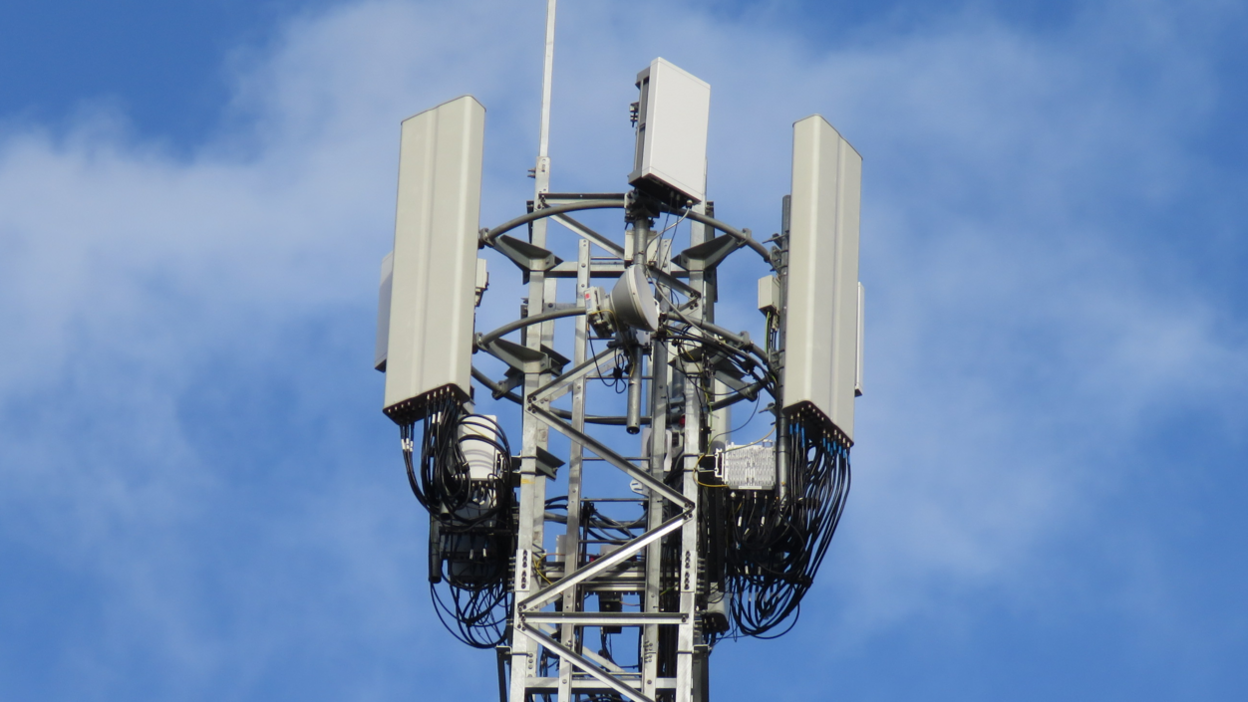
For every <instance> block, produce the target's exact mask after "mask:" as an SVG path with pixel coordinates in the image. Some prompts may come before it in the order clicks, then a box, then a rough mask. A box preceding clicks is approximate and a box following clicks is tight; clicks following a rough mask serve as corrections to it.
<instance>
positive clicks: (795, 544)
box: [377, 0, 863, 702]
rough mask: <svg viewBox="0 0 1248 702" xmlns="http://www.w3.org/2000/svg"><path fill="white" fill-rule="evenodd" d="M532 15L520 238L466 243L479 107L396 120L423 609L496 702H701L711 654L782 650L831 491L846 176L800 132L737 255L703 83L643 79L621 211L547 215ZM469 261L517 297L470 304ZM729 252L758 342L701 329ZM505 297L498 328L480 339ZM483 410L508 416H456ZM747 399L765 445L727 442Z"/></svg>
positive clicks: (544, 126) (852, 304)
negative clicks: (501, 277)
mask: <svg viewBox="0 0 1248 702" xmlns="http://www.w3.org/2000/svg"><path fill="white" fill-rule="evenodd" d="M554 6H555V1H554V0H548V7H547V26H546V61H545V80H544V86H543V100H542V119H541V138H540V140H539V149H538V158H537V164H536V167H535V168H534V170H533V172H532V176H533V177H534V178H535V180H536V188H535V193H534V197H533V200H532V201H530V202H529V203H528V207H527V209H526V211H525V212H524V213H523V214H521V215H520V216H518V217H516V218H515V219H512V220H511V221H508V222H504V223H502V224H499V225H497V226H494V227H493V228H479V211H480V197H481V170H482V153H483V142H484V133H485V108H484V107H482V105H481V104H480V103H479V102H477V101H476V99H474V98H472V97H470V96H464V97H461V98H458V99H455V100H452V101H450V102H447V103H444V104H442V105H439V106H437V107H434V108H433V109H430V110H427V111H425V112H422V113H420V114H418V115H416V116H414V117H411V118H409V119H407V120H406V121H404V122H403V125H402V139H401V147H400V160H399V163H400V167H399V196H398V210H397V217H396V224H395V237H394V251H393V252H392V254H390V255H389V256H387V257H386V259H385V261H384V262H383V265H382V287H381V304H380V312H379V325H378V327H379V328H378V344H377V368H378V369H379V370H383V371H384V372H385V373H386V384H385V405H384V411H385V414H386V415H387V416H388V417H390V418H391V419H392V420H394V422H395V423H397V424H398V425H399V427H400V433H401V441H402V452H403V458H404V461H405V462H406V466H407V475H408V480H409V482H410V484H411V489H412V491H413V492H414V493H415V495H416V498H417V499H418V500H419V501H420V503H421V504H422V505H423V506H424V507H425V508H426V509H427V510H428V512H429V580H430V587H431V590H432V592H433V599H434V606H435V608H436V610H437V612H438V615H439V617H441V618H442V621H443V623H445V624H446V625H447V628H448V629H449V630H450V631H451V633H453V634H454V635H455V636H456V637H457V638H459V639H460V640H462V641H463V642H465V643H467V644H469V645H472V646H475V647H478V648H493V649H495V650H496V651H497V661H498V675H499V696H500V700H502V702H507V701H510V702H527V701H529V700H558V701H559V702H572V701H591V700H592V701H598V700H622V699H628V700H635V701H636V702H650V701H656V702H658V701H660V700H670V701H672V702H692V701H705V700H707V699H709V692H708V690H709V684H708V681H709V674H708V662H709V657H710V654H711V651H712V649H713V647H714V644H715V642H716V641H717V640H719V639H721V638H722V637H725V636H755V637H771V636H775V635H779V634H781V633H784V632H785V631H787V627H791V626H792V624H793V622H794V621H795V619H796V612H797V609H798V606H799V604H800V602H801V600H802V597H803V595H805V594H806V592H807V590H808V589H809V588H810V586H811V583H812V582H813V579H814V577H815V574H816V572H817V570H818V568H819V564H820V563H821V562H822V560H823V558H824V555H825V554H826V552H827V549H828V544H829V542H830V540H831V538H832V535H833V532H834V531H835V530H836V525H837V522H838V520H839V519H840V516H841V512H842V510H843V508H844V505H845V499H846V496H847V494H848V492H849V481H850V468H849V451H850V447H851V446H852V445H853V432H854V426H853V424H854V398H855V396H857V395H859V394H861V368H862V319H863V317H862V305H863V294H862V287H861V285H860V284H859V283H858V217H859V200H860V196H859V189H860V182H861V168H862V159H861V157H860V156H859V155H858V153H857V152H856V151H855V150H854V149H853V147H851V146H850V145H849V143H848V142H846V141H845V140H844V139H843V138H842V137H841V136H840V134H839V133H837V131H836V130H835V129H833V128H832V126H831V125H830V124H828V122H826V121H825V120H824V119H823V118H822V117H820V116H818V115H815V116H811V117H807V118H805V119H802V120H799V121H798V122H796V123H795V124H794V126H793V155H792V159H793V161H792V164H793V180H792V190H791V194H790V195H788V196H786V197H785V198H784V200H783V206H782V216H781V226H780V231H779V233H778V234H776V235H774V236H772V237H770V238H769V239H767V240H765V241H759V240H757V239H755V238H754V237H753V235H752V234H751V232H750V230H749V229H745V228H741V229H738V228H737V227H735V226H733V225H731V224H728V223H726V222H722V221H720V220H718V219H716V218H715V215H714V205H713V203H712V202H710V201H708V200H707V199H706V192H705V189H706V168H707V165H706V164H707V161H706V142H707V123H708V118H709V113H710V86H709V85H707V84H706V83H705V82H703V81H701V80H699V79H698V78H696V77H694V76H692V75H690V74H689V73H687V72H685V71H683V70H681V69H680V68H678V67H676V66H674V65H672V64H671V63H669V62H667V61H665V60H663V59H661V58H660V59H655V60H654V61H653V62H652V63H651V64H650V65H649V66H648V67H646V68H645V69H644V70H642V71H641V72H640V73H639V74H638V75H637V87H638V89H639V98H638V101H637V102H636V103H634V104H633V106H632V117H633V121H634V125H635V129H636V153H635V157H634V162H633V164H632V171H631V173H630V174H629V175H628V178H627V182H628V185H629V186H630V189H629V190H628V191H627V192H623V193H610V194H603V193H580V192H551V191H550V159H549V157H548V155H547V145H548V142H549V138H548V135H549V124H550V92H551V68H552V61H553V38H554V9H555V8H554ZM621 170H623V168H621ZM590 210H608V211H609V210H618V211H619V214H622V215H623V218H622V220H620V221H619V223H620V224H623V227H621V228H620V230H621V231H622V236H619V237H615V236H610V235H608V234H607V233H605V232H600V231H597V230H596V229H594V228H591V227H590V226H588V225H587V224H586V223H585V222H583V221H581V220H580V219H577V217H582V218H584V216H585V215H584V214H582V213H587V211H590ZM595 216H605V215H604V214H603V213H601V212H599V213H597V214H596V215H595ZM664 218H665V219H666V221H668V222H672V221H674V222H675V224H670V225H669V226H667V227H666V228H661V229H660V228H656V222H658V221H661V220H663V219H664ZM552 222H553V223H555V224H557V225H559V226H558V227H557V228H552V227H551V226H550V225H551V223H552ZM682 223H685V224H687V227H686V229H687V231H688V241H687V242H680V243H677V241H676V236H675V234H676V233H677V232H679V231H680V227H679V225H680V224H682ZM599 228H600V229H601V227H599ZM526 234H527V235H526ZM485 249H493V250H494V251H495V252H497V254H499V255H501V257H502V258H504V259H506V261H509V262H510V263H511V264H514V265H515V266H517V267H518V268H519V270H520V273H521V275H522V280H523V284H524V285H525V286H527V295H526V294H525V293H523V292H520V291H516V292H517V293H518V294H516V295H515V296H514V297H510V298H508V296H507V294H506V293H505V292H504V293H503V294H502V295H498V299H496V300H495V299H491V298H492V297H493V296H494V295H497V293H496V291H490V292H489V293H487V292H486V288H487V287H488V276H487V273H486V261H485V259H482V258H479V257H478V255H479V254H478V252H479V251H484V250H485ZM737 252H740V254H741V255H745V256H747V257H751V258H754V259H756V261H755V262H756V263H757V265H758V268H759V270H760V271H761V272H762V273H764V274H765V275H763V276H762V277H761V278H759V279H758V281H757V284H758V309H759V310H760V312H761V314H762V315H763V323H764V324H765V327H764V329H765V332H764V337H765V338H763V339H762V340H761V346H760V344H759V342H757V341H755V340H753V339H751V338H750V336H749V335H748V334H747V333H744V332H740V333H737V332H733V331H730V330H729V329H726V328H724V327H723V326H720V325H719V324H717V323H716V321H715V302H716V299H717V290H718V288H719V286H720V284H721V282H722V283H724V284H726V285H730V286H732V288H733V289H740V288H741V287H742V284H741V283H740V282H739V281H735V280H732V281H729V280H724V281H720V280H719V277H718V268H719V266H720V264H721V263H722V262H723V261H724V260H725V259H726V257H728V256H730V255H733V254H736V253H737ZM560 253H562V254H563V256H566V257H567V258H566V259H565V258H561V257H560V255H559V254H560ZM751 285H752V283H751ZM517 298H521V305H520V315H519V318H518V319H516V320H515V321H513V322H510V323H507V324H503V325H502V326H500V327H498V328H495V329H482V328H478V327H476V326H475V322H476V321H478V320H477V319H476V310H477V309H478V308H479V307H480V306H481V305H483V304H485V305H487V308H488V307H489V305H493V304H497V303H502V304H505V305H508V306H510V305H514V304H515V301H516V299H517ZM474 354H475V358H476V359H478V361H479V362H478V363H477V364H474ZM565 354H567V355H565ZM568 355H570V356H571V357H570V358H569V357H568ZM489 359H494V360H492V361H491V360H489ZM490 367H493V368H495V369H496V370H495V372H493V373H491V372H489V370H488V369H489V368H490ZM608 386H609V387H608ZM482 393H488V394H489V395H490V396H491V397H493V398H494V400H496V401H500V402H499V404H500V405H501V404H502V401H510V403H514V410H512V411H513V412H514V415H515V416H514V417H511V418H509V417H507V416H504V415H501V414H500V415H499V416H490V415H482V414H475V413H474V409H475V404H474V396H475V397H477V398H480V397H481V395H482ZM742 402H744V403H756V404H755V407H756V408H758V407H761V408H762V410H761V412H762V413H764V414H765V415H768V416H769V417H770V418H771V420H772V422H773V426H772V431H771V432H769V434H768V436H767V437H765V439H770V440H759V441H755V442H751V443H747V444H744V445H734V444H733V443H731V435H730V434H731V428H730V426H729V418H728V413H729V411H730V408H731V407H732V406H733V405H734V404H737V403H742ZM508 406H511V405H508ZM504 427H519V432H520V436H519V440H518V441H516V440H515V438H514V437H509V436H508V435H507V432H506V431H505V430H504ZM552 430H553V433H552ZM560 436H561V437H564V438H562V439H560V438H559V437H560ZM630 447H631V448H630ZM517 449H518V450H517ZM556 453H562V454H563V455H562V456H559V455H556ZM559 493H563V494H559ZM552 495H557V496H552Z"/></svg>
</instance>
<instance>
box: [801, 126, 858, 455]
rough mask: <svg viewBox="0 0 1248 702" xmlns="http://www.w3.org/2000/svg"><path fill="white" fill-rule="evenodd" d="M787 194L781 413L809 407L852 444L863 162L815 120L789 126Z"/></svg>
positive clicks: (829, 130)
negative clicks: (790, 147) (790, 179)
mask: <svg viewBox="0 0 1248 702" xmlns="http://www.w3.org/2000/svg"><path fill="white" fill-rule="evenodd" d="M792 187H793V192H792V199H791V204H790V219H789V275H788V298H787V303H788V315H787V319H786V326H785V367H784V408H785V410H786V411H794V410H800V409H804V408H806V407H811V406H813V408H814V409H816V410H818V411H819V412H820V413H821V414H822V415H823V416H824V418H825V419H826V420H828V421H830V422H831V423H832V424H833V425H835V426H836V428H837V429H838V430H840V431H841V432H842V433H843V434H844V435H845V438H847V439H849V440H850V441H851V442H852V441H853V438H854V397H855V395H856V394H857V393H856V390H857V388H858V384H859V378H860V373H859V360H858V350H859V348H860V344H859V338H858V335H859V330H860V324H859V316H860V308H859V299H860V293H859V286H858V216H859V205H860V201H861V191H862V156H859V155H858V152H857V151H855V150H854V147H852V146H850V145H849V142H847V141H845V139H844V138H842V137H841V135H840V134H839V133H838V132H837V131H836V130H835V129H834V128H833V127H832V125H830V124H828V122H827V121H826V120H825V119H824V118H823V117H821V116H819V115H812V116H810V117H807V118H805V119H803V120H800V121H798V122H796V123H794V125H793V186H792Z"/></svg>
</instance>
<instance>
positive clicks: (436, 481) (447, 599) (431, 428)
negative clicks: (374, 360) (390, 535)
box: [401, 396, 516, 648]
mask: <svg viewBox="0 0 1248 702" xmlns="http://www.w3.org/2000/svg"><path fill="white" fill-rule="evenodd" d="M421 421H422V422H423V427H422V429H423V435H422V439H421V443H420V451H419V458H417V452H416V446H415V432H416V428H417V423H416V422H413V423H409V424H404V425H401V436H402V441H403V460H404V463H405V464H406V466H407V479H408V483H409V484H410V485H411V488H412V492H413V493H414V494H415V495H416V499H417V500H419V501H420V504H421V505H423V506H424V507H425V509H427V510H429V516H430V520H429V530H430V539H429V549H430V554H429V556H430V573H429V589H430V592H431V595H432V597H433V602H434V609H435V611H437V613H438V618H439V619H440V620H441V621H442V624H443V626H445V627H446V628H447V630H448V631H450V632H451V633H452V634H453V635H455V637H456V638H458V639H459V640H460V641H463V642H464V643H466V644H468V645H470V646H473V647H476V648H491V647H493V646H496V645H498V644H500V643H502V642H503V641H504V639H505V638H506V635H507V615H508V613H509V611H510V610H511V599H512V598H511V594H510V589H511V588H510V579H511V566H510V559H511V557H512V555H513V554H514V553H515V539H516V523H515V513H514V510H513V505H514V502H515V494H514V492H513V490H512V487H511V475H510V473H511V470H512V468H511V448H510V447H509V446H508V444H507V438H506V436H504V434H503V431H502V428H501V427H499V426H498V424H497V422H495V421H494V420H493V419H491V418H489V417H485V416H482V415H474V414H468V413H466V412H464V410H463V407H462V406H461V405H460V403H459V401H458V400H456V399H455V398H453V397H449V396H448V397H445V398H441V399H438V400H434V401H433V403H431V406H430V407H429V411H428V412H427V413H426V414H425V418H424V419H423V420H421ZM482 448H484V449H485V450H484V451H483V450H482ZM465 452H468V453H471V454H473V455H474V456H481V455H485V456H492V457H493V463H494V464H493V466H491V468H490V470H489V474H488V476H485V477H478V479H475V480H474V479H473V477H472V470H471V466H470V464H469V461H468V459H467V458H465ZM446 615H450V617H451V618H452V619H453V620H454V625H453V626H452V624H451V623H449V622H448V620H447V616H446Z"/></svg>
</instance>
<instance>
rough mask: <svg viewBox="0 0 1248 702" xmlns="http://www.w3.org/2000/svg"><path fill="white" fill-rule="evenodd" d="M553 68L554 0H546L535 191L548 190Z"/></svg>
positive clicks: (540, 192)
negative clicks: (544, 55) (540, 122)
mask: <svg viewBox="0 0 1248 702" xmlns="http://www.w3.org/2000/svg"><path fill="white" fill-rule="evenodd" d="M554 70H555V0H546V62H545V66H544V69H543V71H542V126H541V134H540V135H539V137H538V140H537V168H535V169H534V172H533V177H534V178H535V179H536V180H537V183H536V185H535V193H536V194H537V195H539V196H540V195H541V194H542V193H546V192H549V191H550V156H549V153H550V82H551V77H552V75H553V74H554Z"/></svg>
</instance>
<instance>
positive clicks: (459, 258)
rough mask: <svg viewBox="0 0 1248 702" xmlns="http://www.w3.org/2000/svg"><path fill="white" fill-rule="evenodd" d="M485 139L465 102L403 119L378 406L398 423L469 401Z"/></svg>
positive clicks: (481, 118) (468, 99)
mask: <svg viewBox="0 0 1248 702" xmlns="http://www.w3.org/2000/svg"><path fill="white" fill-rule="evenodd" d="M484 142H485V108H484V107H482V106H481V103H479V102H477V100H476V98H473V97H472V96H469V95H465V96H464V97H461V98H457V99H455V100H451V101H450V102H447V103H443V104H441V105H439V106H437V107H435V108H433V109H431V110H426V111H424V112H421V113H420V114H418V115H416V116H414V117H410V118H408V119H407V120H405V121H404V122H403V127H402V141H401V145H400V148H399V200H398V211H397V214H396V216H395V226H394V271H393V283H392V293H391V296H390V325H389V335H390V336H389V344H388V346H387V354H386V399H385V404H384V405H383V407H384V409H385V412H386V414H387V415H388V416H389V417H390V418H391V419H393V420H394V421H396V422H399V423H405V422H409V421H414V420H416V419H420V418H422V417H423V416H424V415H425V412H426V406H427V404H428V401H429V400H430V399H432V398H433V397H435V396H437V397H441V396H443V395H444V394H445V393H449V394H451V395H454V396H455V397H457V398H458V399H459V400H460V401H463V400H467V399H468V398H469V393H470V390H471V385H470V383H471V376H472V348H473V341H472V331H473V329H472V325H473V311H474V309H475V307H476V305H475V303H476V283H477V228H478V225H479V223H480V210H481V162H482V152H483V148H484Z"/></svg>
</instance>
